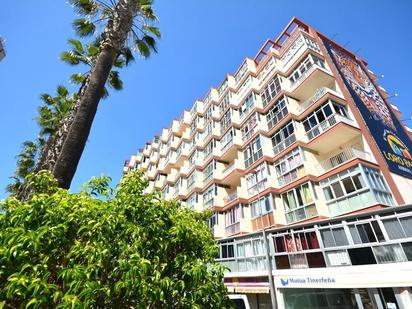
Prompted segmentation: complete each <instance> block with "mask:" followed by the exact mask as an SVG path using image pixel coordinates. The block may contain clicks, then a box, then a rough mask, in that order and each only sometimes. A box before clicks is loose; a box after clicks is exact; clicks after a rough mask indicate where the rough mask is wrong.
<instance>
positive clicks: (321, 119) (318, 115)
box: [316, 110, 325, 123]
mask: <svg viewBox="0 0 412 309" xmlns="http://www.w3.org/2000/svg"><path fill="white" fill-rule="evenodd" d="M316 117H317V118H318V122H319V123H321V122H322V121H324V120H325V115H324V114H323V112H322V110H319V111H318V112H317V113H316Z"/></svg>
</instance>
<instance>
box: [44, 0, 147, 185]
mask: <svg viewBox="0 0 412 309" xmlns="http://www.w3.org/2000/svg"><path fill="white" fill-rule="evenodd" d="M139 3H140V1H139V0H119V2H118V3H117V5H116V8H115V10H114V16H113V19H112V20H110V21H109V22H108V25H107V26H106V29H105V32H104V34H103V38H104V39H103V42H102V49H101V52H100V54H99V56H98V58H97V60H96V62H95V64H94V66H93V68H92V69H91V72H90V75H89V77H88V80H87V82H86V84H85V85H84V87H83V89H82V90H83V91H81V93H80V96H79V98H78V99H77V102H75V105H76V109H77V110H76V113H75V117H74V118H73V120H72V122H71V123H70V124H69V128H68V130H64V131H66V134H65V135H66V136H65V138H63V139H62V138H58V139H56V142H55V145H54V149H52V150H53V151H52V152H53V153H54V156H55V157H56V158H55V160H56V161H55V163H54V162H52V165H53V168H51V169H50V170H51V171H52V173H53V174H54V176H55V177H56V178H57V180H58V183H59V186H60V187H61V188H69V187H70V184H71V181H72V179H73V177H74V174H75V172H76V169H77V166H78V164H79V161H80V158H81V155H82V153H83V150H84V147H85V145H86V142H87V138H88V136H89V133H90V129H91V126H92V123H93V119H94V116H95V115H96V112H97V107H98V105H99V102H100V99H101V97H102V94H103V89H104V86H105V84H106V81H107V79H108V76H109V73H110V70H111V68H112V66H113V62H114V61H115V60H116V58H117V56H118V54H119V52H120V50H121V49H122V48H123V46H124V45H125V43H126V40H127V36H128V34H129V32H130V31H131V29H132V25H133V18H134V17H135V16H136V14H137V12H138V9H139ZM48 159H52V158H48ZM48 159H46V161H48ZM52 161H54V160H52ZM53 163H54V164H53ZM48 165H49V166H48V168H50V164H48Z"/></svg>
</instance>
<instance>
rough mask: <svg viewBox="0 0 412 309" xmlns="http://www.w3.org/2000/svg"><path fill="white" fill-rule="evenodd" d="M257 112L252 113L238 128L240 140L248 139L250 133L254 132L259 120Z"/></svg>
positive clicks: (250, 135)
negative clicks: (240, 135)
mask: <svg viewBox="0 0 412 309" xmlns="http://www.w3.org/2000/svg"><path fill="white" fill-rule="evenodd" d="M259 119H260V118H259V113H254V114H253V115H252V117H250V118H249V119H248V120H247V121H246V123H245V124H244V125H243V127H242V128H241V129H240V132H241V134H242V141H243V142H246V141H247V140H249V139H250V138H251V137H252V135H253V134H254V133H255V128H256V127H257V124H258V120H259Z"/></svg>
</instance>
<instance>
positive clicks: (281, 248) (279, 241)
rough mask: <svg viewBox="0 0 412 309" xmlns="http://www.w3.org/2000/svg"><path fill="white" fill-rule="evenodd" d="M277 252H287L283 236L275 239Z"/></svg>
mask: <svg viewBox="0 0 412 309" xmlns="http://www.w3.org/2000/svg"><path fill="white" fill-rule="evenodd" d="M275 246H276V252H286V247H285V242H284V241H283V236H280V237H275Z"/></svg>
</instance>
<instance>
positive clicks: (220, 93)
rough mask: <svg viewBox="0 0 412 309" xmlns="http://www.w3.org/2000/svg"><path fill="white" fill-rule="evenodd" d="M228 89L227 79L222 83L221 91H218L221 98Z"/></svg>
mask: <svg viewBox="0 0 412 309" xmlns="http://www.w3.org/2000/svg"><path fill="white" fill-rule="evenodd" d="M228 87H229V84H228V81H227V78H225V80H224V81H223V82H222V84H221V85H220V87H219V89H218V90H217V92H218V93H219V96H221V95H222V94H223V92H225V90H226V89H227V88H228Z"/></svg>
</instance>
